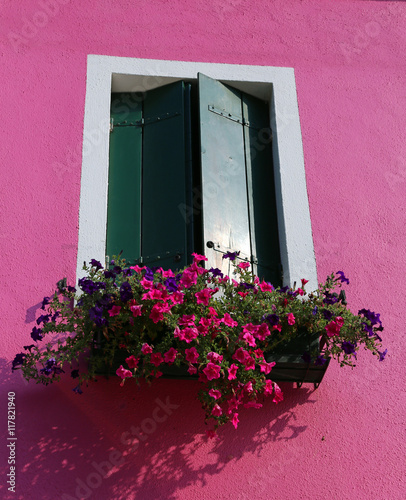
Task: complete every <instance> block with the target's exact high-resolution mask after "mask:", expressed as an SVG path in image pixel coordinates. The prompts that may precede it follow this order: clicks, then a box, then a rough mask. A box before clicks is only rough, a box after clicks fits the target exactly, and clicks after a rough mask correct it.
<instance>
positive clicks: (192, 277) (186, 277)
mask: <svg viewBox="0 0 406 500" xmlns="http://www.w3.org/2000/svg"><path fill="white" fill-rule="evenodd" d="M196 282H197V273H195V272H190V271H188V270H187V269H186V270H185V271H184V272H183V274H182V277H181V279H180V283H181V285H182V286H183V287H184V288H190V287H191V286H192V285H195V284H196Z"/></svg>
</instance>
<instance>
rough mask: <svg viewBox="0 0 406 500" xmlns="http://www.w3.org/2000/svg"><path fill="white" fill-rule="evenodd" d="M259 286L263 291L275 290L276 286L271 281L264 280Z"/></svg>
mask: <svg viewBox="0 0 406 500" xmlns="http://www.w3.org/2000/svg"><path fill="white" fill-rule="evenodd" d="M259 288H260V289H261V291H262V292H273V291H274V287H273V286H272V285H271V284H270V283H267V282H266V281H263V282H262V283H260V284H259Z"/></svg>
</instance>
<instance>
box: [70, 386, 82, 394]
mask: <svg viewBox="0 0 406 500" xmlns="http://www.w3.org/2000/svg"><path fill="white" fill-rule="evenodd" d="M72 391H73V392H75V393H76V394H83V391H82V389H81V388H80V385H77V386H76V387H74V388H73V389H72Z"/></svg>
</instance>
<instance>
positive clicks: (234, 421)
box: [231, 413, 239, 429]
mask: <svg viewBox="0 0 406 500" xmlns="http://www.w3.org/2000/svg"><path fill="white" fill-rule="evenodd" d="M231 423H232V424H233V425H234V428H235V429H237V427H238V423H239V419H238V413H234V415H233V418H232V419H231Z"/></svg>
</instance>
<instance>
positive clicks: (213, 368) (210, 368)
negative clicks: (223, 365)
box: [203, 362, 220, 380]
mask: <svg viewBox="0 0 406 500" xmlns="http://www.w3.org/2000/svg"><path fill="white" fill-rule="evenodd" d="M203 373H204V374H205V375H206V377H207V380H214V379H216V378H220V366H219V365H215V364H214V363H211V362H210V363H207V366H206V368H204V369H203Z"/></svg>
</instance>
